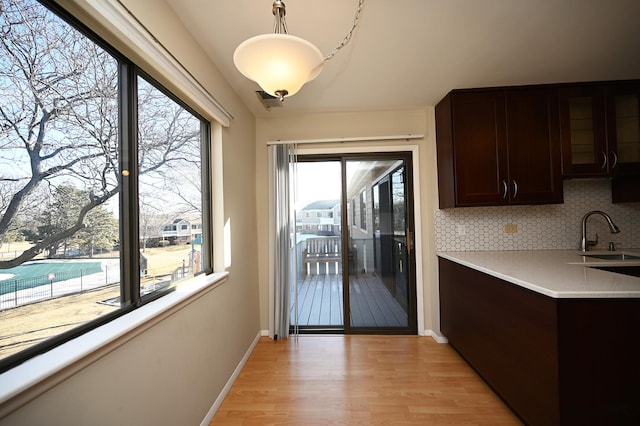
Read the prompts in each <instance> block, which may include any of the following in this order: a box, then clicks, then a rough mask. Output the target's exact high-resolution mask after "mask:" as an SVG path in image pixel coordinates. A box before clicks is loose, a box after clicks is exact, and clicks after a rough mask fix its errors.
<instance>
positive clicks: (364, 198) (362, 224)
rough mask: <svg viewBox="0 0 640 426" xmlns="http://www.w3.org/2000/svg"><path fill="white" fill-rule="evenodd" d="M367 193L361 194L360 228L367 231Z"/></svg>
mask: <svg viewBox="0 0 640 426" xmlns="http://www.w3.org/2000/svg"><path fill="white" fill-rule="evenodd" d="M366 194H367V193H366V192H365V191H362V192H361V193H360V228H361V229H367V195H366Z"/></svg>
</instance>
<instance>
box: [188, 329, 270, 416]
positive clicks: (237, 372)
mask: <svg viewBox="0 0 640 426" xmlns="http://www.w3.org/2000/svg"><path fill="white" fill-rule="evenodd" d="M263 332H264V330H261V331H259V332H258V334H257V335H256V338H255V339H253V342H251V346H249V349H247V351H246V352H245V354H244V356H243V357H242V359H241V360H240V362H239V363H238V366H237V367H236V369H235V370H234V371H233V374H232V375H231V377H229V380H227V383H226V384H225V385H224V387H223V388H222V391H220V394H219V395H218V397H217V398H216V400H215V402H214V403H213V405H212V406H211V408H210V409H209V411H208V412H207V415H206V416H205V418H204V419H203V420H202V423H200V426H208V425H209V424H211V421H212V420H213V417H214V416H215V415H216V413H217V412H218V410H219V409H220V406H221V405H222V401H224V399H225V397H226V396H227V394H228V393H229V391H230V390H231V386H233V384H234V383H235V381H236V380H237V379H238V376H239V375H240V372H241V371H242V369H243V368H244V365H245V364H246V363H247V360H248V359H249V356H251V353H252V352H253V349H254V348H255V347H256V345H257V344H258V341H259V340H260V337H262V336H263V334H262V333H263Z"/></svg>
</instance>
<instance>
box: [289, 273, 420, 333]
mask: <svg viewBox="0 0 640 426" xmlns="http://www.w3.org/2000/svg"><path fill="white" fill-rule="evenodd" d="M350 288H351V291H350V293H349V294H350V306H351V317H350V319H351V326H352V327H406V326H407V323H408V317H407V313H406V312H405V311H404V309H402V307H401V306H400V304H399V303H398V302H397V301H396V300H395V299H394V298H393V296H392V295H391V294H390V293H389V291H388V290H387V288H386V287H385V286H384V284H383V283H382V281H381V280H380V278H379V277H378V276H377V275H375V274H361V275H359V276H357V277H356V276H351V277H350ZM343 312H344V309H343V297H342V276H341V275H336V274H319V275H315V274H311V275H306V276H305V277H304V279H302V280H299V282H298V325H299V326H301V327H305V326H307V327H323V326H324V327H343V326H344V318H343ZM295 318H296V314H295V293H294V291H293V290H292V294H291V321H292V323H295Z"/></svg>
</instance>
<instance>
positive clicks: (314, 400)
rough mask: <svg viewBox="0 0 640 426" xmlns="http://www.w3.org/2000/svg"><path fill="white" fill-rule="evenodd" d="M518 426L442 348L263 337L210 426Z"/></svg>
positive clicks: (397, 339)
mask: <svg viewBox="0 0 640 426" xmlns="http://www.w3.org/2000/svg"><path fill="white" fill-rule="evenodd" d="M461 424H464V425H492V426H494V425H520V424H521V422H520V421H519V420H518V418H517V417H516V416H515V415H514V414H513V413H512V412H511V411H510V410H509V409H508V408H507V407H506V405H505V404H504V403H503V402H502V400H500V399H499V398H498V397H497V396H496V395H495V393H493V391H492V390H491V389H490V388H489V387H488V386H487V385H486V384H485V383H484V382H483V381H482V380H481V379H480V378H479V377H478V376H477V375H476V373H475V372H474V371H473V370H472V369H471V368H470V367H469V366H468V365H467V364H466V363H465V362H464V361H463V360H462V359H461V358H460V357H459V356H458V354H457V353H456V352H455V351H454V350H453V349H452V348H451V347H450V346H449V345H445V344H438V343H435V342H434V341H433V340H432V339H431V338H430V337H418V336H357V335H350V336H310V335H304V336H300V337H298V338H297V339H296V338H295V337H290V338H289V339H287V340H279V341H276V342H274V341H272V340H270V339H269V338H266V337H263V338H262V339H261V340H260V342H259V343H258V345H257V346H256V348H255V350H254V352H253V354H252V355H251V357H250V358H249V360H248V361H247V364H246V365H245V367H244V369H243V370H242V372H241V373H240V376H239V378H238V380H237V381H236V383H235V384H234V385H233V387H232V388H231V391H230V392H229V394H228V395H227V397H226V399H225V400H224V402H223V403H222V406H221V407H220V410H219V411H218V413H217V414H216V416H215V418H214V419H213V421H212V422H211V425H260V426H267V425H304V426H315V425H318V426H320V425H322V426H324V425H461Z"/></svg>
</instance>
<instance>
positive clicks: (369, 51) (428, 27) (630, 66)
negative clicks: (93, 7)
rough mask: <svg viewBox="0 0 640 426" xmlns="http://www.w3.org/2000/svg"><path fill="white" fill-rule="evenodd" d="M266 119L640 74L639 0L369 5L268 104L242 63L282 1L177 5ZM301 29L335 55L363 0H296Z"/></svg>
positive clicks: (403, 0)
mask: <svg viewBox="0 0 640 426" xmlns="http://www.w3.org/2000/svg"><path fill="white" fill-rule="evenodd" d="M165 1H166V2H167V3H168V4H169V5H170V6H171V8H172V9H173V10H174V11H175V13H176V14H177V15H178V17H179V18H180V19H181V20H182V21H183V23H184V24H185V26H186V27H187V28H188V29H189V30H190V31H191V33H192V34H193V36H194V38H195V39H196V40H199V42H200V44H201V45H202V48H203V49H204V51H205V52H207V54H208V55H209V56H210V57H211V59H212V60H213V61H214V62H215V63H216V64H217V65H218V67H219V68H220V71H221V72H222V73H223V75H224V76H225V77H226V78H227V79H228V81H229V83H230V84H231V85H232V86H233V87H234V89H235V90H236V91H237V92H238V94H239V95H240V96H241V97H242V98H243V99H244V101H245V103H246V104H247V105H248V107H249V108H250V109H251V110H252V111H253V112H254V113H255V114H256V115H258V116H265V117H268V116H273V115H286V114H298V113H309V112H337V111H339V112H346V111H373V110H397V109H412V108H421V107H424V106H427V105H435V104H436V103H437V102H438V101H439V100H440V99H441V98H442V97H443V96H444V95H445V94H446V93H447V92H448V91H449V90H451V89H454V88H469V87H487V86H505V85H519V84H537V83H557V82H573V81H591V80H616V79H630V78H640V1H639V0H365V3H364V8H363V11H362V15H361V18H360V23H359V25H358V28H357V29H356V32H355V33H354V36H353V39H352V40H351V42H350V44H349V45H347V46H346V47H345V48H344V49H342V50H341V51H340V52H338V54H337V55H336V56H335V57H334V58H333V59H331V60H330V61H328V62H327V63H326V64H325V66H324V69H323V71H322V73H321V74H320V75H319V76H318V77H317V78H316V79H315V80H314V81H312V82H310V83H308V84H306V85H305V86H304V87H303V88H302V90H301V91H300V92H299V93H298V94H296V95H295V96H292V97H291V98H287V99H286V100H285V103H284V107H282V108H273V109H272V110H271V111H267V110H266V109H265V108H264V107H263V106H262V105H261V104H260V102H259V101H258V99H257V97H256V95H255V91H256V90H258V89H259V87H258V86H257V84H256V83H254V82H252V81H250V80H247V79H246V78H245V77H244V76H242V74H240V72H238V71H237V70H236V68H235V66H234V65H233V59H232V57H233V52H234V50H235V48H236V47H237V45H238V44H240V43H241V42H242V41H244V40H245V39H247V38H249V37H252V36H254V35H258V34H263V33H270V32H272V31H273V15H272V13H271V7H272V3H273V0H224V1H223V0H208V1H204V0H165ZM285 3H286V7H287V9H286V10H287V15H286V18H287V25H288V29H289V33H290V34H292V35H296V36H299V37H302V38H305V39H307V40H308V41H310V42H312V43H313V44H315V45H316V46H317V47H318V48H319V49H320V51H321V52H322V53H323V54H324V55H327V54H328V53H330V52H331V51H332V50H333V49H334V48H335V47H336V46H337V45H338V44H339V43H340V42H341V40H342V39H343V38H344V36H345V35H346V34H347V32H348V31H349V29H350V28H351V25H352V23H353V18H354V15H355V11H356V7H357V4H358V0H322V1H311V0H285Z"/></svg>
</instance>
